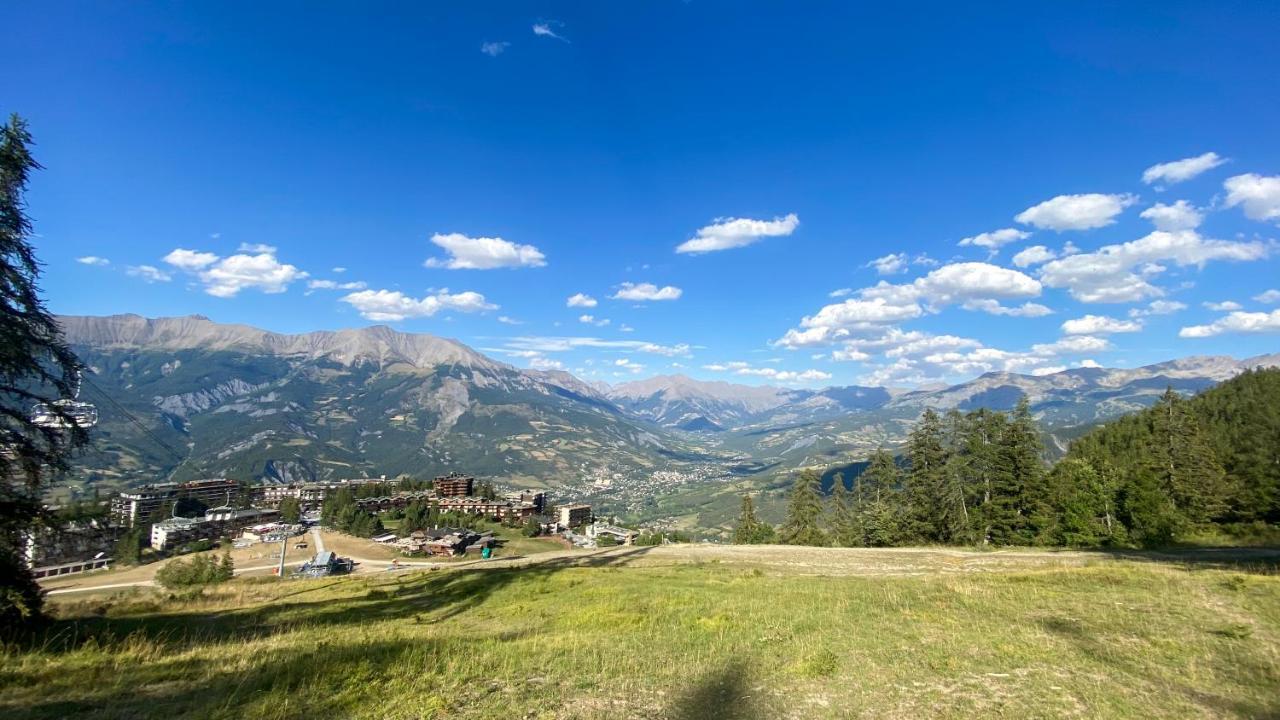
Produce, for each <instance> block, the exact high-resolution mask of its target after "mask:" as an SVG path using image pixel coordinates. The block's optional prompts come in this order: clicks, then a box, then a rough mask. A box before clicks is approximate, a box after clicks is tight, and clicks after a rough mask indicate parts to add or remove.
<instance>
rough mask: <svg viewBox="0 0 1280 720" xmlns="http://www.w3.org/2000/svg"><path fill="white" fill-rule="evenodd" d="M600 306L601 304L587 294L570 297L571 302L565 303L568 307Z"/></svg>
mask: <svg viewBox="0 0 1280 720" xmlns="http://www.w3.org/2000/svg"><path fill="white" fill-rule="evenodd" d="M599 304H600V303H599V302H598V301H597V300H596V299H595V298H593V297H591V296H590V295H587V294H585V293H576V294H574V295H570V296H569V300H568V301H566V302H565V305H566V306H568V307H585V308H592V307H595V306H596V305H599Z"/></svg>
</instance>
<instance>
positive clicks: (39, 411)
mask: <svg viewBox="0 0 1280 720" xmlns="http://www.w3.org/2000/svg"><path fill="white" fill-rule="evenodd" d="M79 397H80V374H79V373H77V374H76V383H75V386H74V387H73V388H72V391H71V397H70V398H65V399H62V400H54V401H53V402H51V403H40V404H39V405H36V406H35V407H33V408H31V422H32V424H34V425H38V426H40V427H44V428H53V429H55V430H67V429H70V428H80V429H86V428H91V427H93V426H94V425H97V424H98V407H97V406H96V405H94V404H93V403H88V402H81V401H80V400H79V399H78V398H79Z"/></svg>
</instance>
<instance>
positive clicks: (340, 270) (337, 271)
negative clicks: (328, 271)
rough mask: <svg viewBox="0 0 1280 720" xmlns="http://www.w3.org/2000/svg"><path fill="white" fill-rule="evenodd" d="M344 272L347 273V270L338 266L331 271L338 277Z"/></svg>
mask: <svg viewBox="0 0 1280 720" xmlns="http://www.w3.org/2000/svg"><path fill="white" fill-rule="evenodd" d="M346 271H347V269H346V268H344V267H342V266H338V267H336V268H334V269H333V272H335V273H338V274H339V275H341V274H342V273H344V272H346Z"/></svg>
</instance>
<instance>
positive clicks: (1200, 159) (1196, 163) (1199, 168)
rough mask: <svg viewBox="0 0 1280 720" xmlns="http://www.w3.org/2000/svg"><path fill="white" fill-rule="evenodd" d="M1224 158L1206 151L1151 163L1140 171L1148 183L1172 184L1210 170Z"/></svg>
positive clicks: (1143, 180)
mask: <svg viewBox="0 0 1280 720" xmlns="http://www.w3.org/2000/svg"><path fill="white" fill-rule="evenodd" d="M1226 161H1227V160H1226V158H1222V157H1218V153H1214V152H1207V153H1205V154H1203V155H1197V156H1196V157H1189V158H1183V159H1182V160H1174V161H1173V162H1165V163H1160V164H1158V165H1152V166H1151V167H1149V168H1147V169H1146V170H1144V171H1143V172H1142V182H1144V183H1146V184H1148V185H1154V184H1156V183H1163V184H1165V185H1173V184H1174V183H1180V182H1182V181H1184V180H1190V179H1191V178H1193V177H1195V176H1197V175H1199V174H1200V173H1202V172H1205V171H1206V170H1212V169H1213V168H1216V167H1218V166H1219V165H1221V164H1223V163H1224V162H1226Z"/></svg>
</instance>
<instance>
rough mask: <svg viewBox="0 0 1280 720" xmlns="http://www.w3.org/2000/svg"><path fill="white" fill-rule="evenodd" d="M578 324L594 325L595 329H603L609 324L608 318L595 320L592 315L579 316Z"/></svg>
mask: <svg viewBox="0 0 1280 720" xmlns="http://www.w3.org/2000/svg"><path fill="white" fill-rule="evenodd" d="M578 322H580V323H586V324H587V325H595V326H596V327H604V326H606V325H608V324H609V318H597V317H596V316H594V315H579V316H578Z"/></svg>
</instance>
